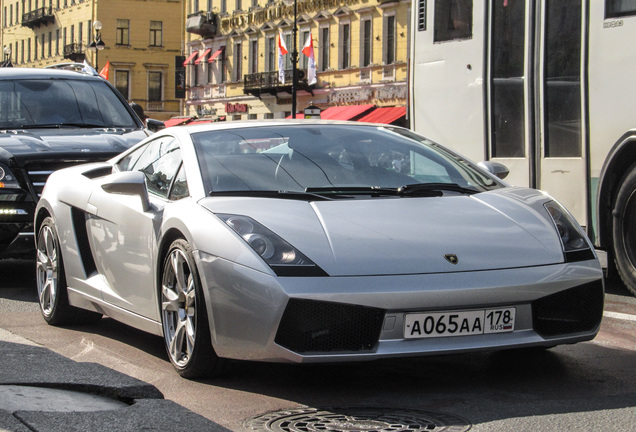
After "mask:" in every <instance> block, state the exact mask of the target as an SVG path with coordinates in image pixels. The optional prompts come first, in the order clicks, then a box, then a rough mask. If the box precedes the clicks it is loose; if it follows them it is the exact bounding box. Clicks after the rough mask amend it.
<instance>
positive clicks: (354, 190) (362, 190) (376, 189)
mask: <svg viewBox="0 0 636 432" xmlns="http://www.w3.org/2000/svg"><path fill="white" fill-rule="evenodd" d="M305 192H307V193H315V194H320V195H323V194H325V195H398V190H397V189H396V188H385V187H381V186H342V187H340V186H327V187H308V188H306V189H305Z"/></svg>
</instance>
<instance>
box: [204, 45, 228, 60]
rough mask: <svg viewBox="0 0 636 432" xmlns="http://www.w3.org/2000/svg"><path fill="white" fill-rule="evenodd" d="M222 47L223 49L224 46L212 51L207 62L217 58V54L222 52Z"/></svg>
mask: <svg viewBox="0 0 636 432" xmlns="http://www.w3.org/2000/svg"><path fill="white" fill-rule="evenodd" d="M224 49H225V47H224V46H222V47H221V48H219V49H218V50H216V51H214V54H212V55H211V56H210V59H209V60H208V63H212V62H213V61H214V59H215V58H217V57H218V56H219V54H221V53H222V52H223V50H224Z"/></svg>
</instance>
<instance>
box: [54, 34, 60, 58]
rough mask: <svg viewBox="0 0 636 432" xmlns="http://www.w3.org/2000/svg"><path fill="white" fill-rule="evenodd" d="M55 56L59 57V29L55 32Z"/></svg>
mask: <svg viewBox="0 0 636 432" xmlns="http://www.w3.org/2000/svg"><path fill="white" fill-rule="evenodd" d="M55 55H56V56H58V55H60V29H56V30H55Z"/></svg>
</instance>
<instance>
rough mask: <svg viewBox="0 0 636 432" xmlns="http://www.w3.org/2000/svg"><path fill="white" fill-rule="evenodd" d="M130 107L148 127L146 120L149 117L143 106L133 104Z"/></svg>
mask: <svg viewBox="0 0 636 432" xmlns="http://www.w3.org/2000/svg"><path fill="white" fill-rule="evenodd" d="M130 107H131V108H132V109H133V111H134V112H135V114H137V116H138V117H139V118H140V119H141V121H142V122H143V124H144V126H147V125H146V119H147V118H148V116H147V115H146V113H145V112H144V109H143V108H142V106H141V105H139V104H138V103H137V102H131V103H130Z"/></svg>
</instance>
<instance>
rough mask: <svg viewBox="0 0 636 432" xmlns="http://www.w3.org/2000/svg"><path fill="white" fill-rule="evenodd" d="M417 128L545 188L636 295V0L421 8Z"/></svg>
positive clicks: (516, 0)
mask: <svg viewBox="0 0 636 432" xmlns="http://www.w3.org/2000/svg"><path fill="white" fill-rule="evenodd" d="M410 33H411V35H412V38H411V44H410V51H411V52H410V94H409V98H410V101H409V109H410V111H409V115H410V121H411V126H412V128H413V129H415V130H416V131H418V132H421V133H422V134H424V135H425V136H428V137H429V138H431V139H433V140H437V141H439V142H440V143H442V144H444V145H447V146H449V147H451V148H454V149H456V150H457V151H459V152H460V153H463V154H464V155H466V156H467V157H470V158H471V159H473V160H477V161H481V160H491V161H495V162H500V163H503V164H504V165H506V166H507V167H508V168H509V170H510V174H509V176H508V177H507V178H506V181H508V182H509V183H511V184H513V185H519V186H530V187H534V188H538V189H542V190H545V191H546V192H548V193H549V194H550V195H552V196H554V197H555V198H557V199H558V200H559V201H561V202H562V203H563V204H564V205H565V206H566V207H567V208H568V209H569V210H570V211H571V212H572V213H573V215H574V216H575V217H576V218H577V220H578V221H579V223H580V224H581V225H582V226H584V227H585V228H586V230H587V232H588V235H589V236H590V238H591V239H592V240H593V242H594V243H595V244H596V246H597V247H598V248H599V249H602V250H606V251H607V253H608V258H609V259H608V261H609V262H610V263H612V262H615V264H616V266H615V268H616V269H617V270H618V274H619V275H620V276H621V278H622V279H623V281H624V282H625V284H626V285H627V287H628V288H629V289H630V290H631V291H632V292H634V293H635V294H636V0H414V2H413V7H412V22H411V32H410Z"/></svg>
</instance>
